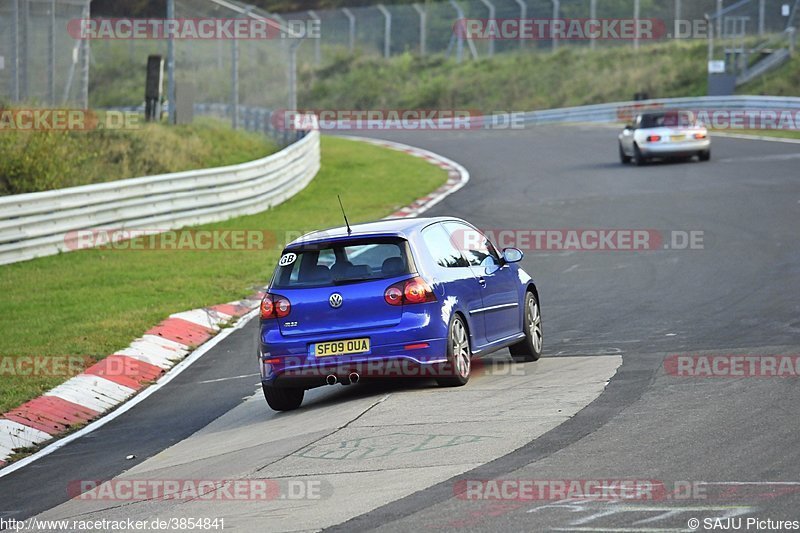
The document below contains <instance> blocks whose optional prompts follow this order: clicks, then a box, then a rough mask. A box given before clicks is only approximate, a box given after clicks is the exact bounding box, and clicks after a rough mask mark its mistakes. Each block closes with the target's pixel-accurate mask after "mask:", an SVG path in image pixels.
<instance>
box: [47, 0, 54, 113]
mask: <svg viewBox="0 0 800 533" xmlns="http://www.w3.org/2000/svg"><path fill="white" fill-rule="evenodd" d="M47 101H48V102H50V105H51V106H55V105H56V0H50V27H49V28H48V29H47Z"/></svg>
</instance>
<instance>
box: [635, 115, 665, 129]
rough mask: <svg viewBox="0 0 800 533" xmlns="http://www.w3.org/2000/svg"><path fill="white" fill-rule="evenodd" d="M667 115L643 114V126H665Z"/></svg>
mask: <svg viewBox="0 0 800 533" xmlns="http://www.w3.org/2000/svg"><path fill="white" fill-rule="evenodd" d="M665 118H666V117H665V115H663V114H657V115H642V120H641V126H640V127H641V128H661V127H663V126H664V120H665Z"/></svg>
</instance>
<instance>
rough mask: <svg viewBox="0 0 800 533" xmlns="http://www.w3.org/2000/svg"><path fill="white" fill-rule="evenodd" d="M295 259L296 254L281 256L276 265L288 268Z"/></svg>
mask: <svg viewBox="0 0 800 533" xmlns="http://www.w3.org/2000/svg"><path fill="white" fill-rule="evenodd" d="M295 259H297V254H293V253H288V254H283V255H282V256H281V260H280V261H278V264H279V265H280V266H282V267H285V266H289V265H291V264H292V263H294V261H295Z"/></svg>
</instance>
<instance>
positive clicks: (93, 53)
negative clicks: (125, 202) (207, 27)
mask: <svg viewBox="0 0 800 533" xmlns="http://www.w3.org/2000/svg"><path fill="white" fill-rule="evenodd" d="M89 8H90V0H2V1H0V102H11V103H20V102H26V103H30V104H34V105H49V106H73V107H83V108H88V107H94V108H104V107H120V106H127V107H133V108H135V107H137V106H141V105H142V102H143V100H144V85H145V77H146V69H145V65H146V63H147V57H148V56H149V55H151V54H158V55H161V56H163V57H164V58H165V59H166V58H167V55H168V42H167V40H166V39H164V38H146V39H91V40H81V39H78V38H75V36H74V32H73V33H72V34H71V32H70V31H69V30H68V25H69V23H70V21H75V20H76V19H86V18H88V17H89ZM798 8H800V0H447V1H436V2H434V1H424V2H418V3H415V4H399V5H386V6H384V5H381V4H379V5H375V6H370V7H353V8H341V9H330V10H318V11H302V12H296V13H283V14H281V15H280V16H279V15H275V14H270V13H267V12H265V11H262V10H259V9H257V8H255V7H253V6H250V5H247V4H245V3H241V2H237V1H236V0H175V13H174V15H173V16H174V18H176V19H242V18H244V19H249V20H260V19H270V20H272V21H275V22H273V24H274V23H278V24H280V25H288V26H287V27H309V25H310V23H312V22H315V21H316V22H318V24H319V35H318V38H316V36H311V37H309V38H296V35H294V34H292V33H291V32H290V33H289V34H288V38H287V35H285V34H284V35H282V36H281V35H277V36H275V35H273V38H268V39H220V38H216V39H175V40H174V41H173V43H174V50H175V71H174V79H175V86H176V90H177V92H178V97H177V98H176V99H177V101H178V102H180V101H182V100H183V101H190V102H192V103H194V104H196V106H195V107H196V108H197V109H198V110H199V111H201V112H209V113H213V114H216V115H219V116H224V117H225V118H226V119H228V120H230V121H231V122H232V124H233V125H234V126H237V127H238V126H247V127H253V125H254V124H256V125H260V126H261V127H262V129H263V128H265V127H266V126H264V124H263V122H264V120H265V118H264V117H265V116H266V117H267V118H266V121H267V123H269V116H268V115H269V113H270V112H271V111H272V110H276V109H282V108H287V109H296V108H297V96H296V94H297V88H296V79H297V71H298V69H303V68H309V67H311V66H318V65H324V64H329V63H330V62H331V61H333V60H335V59H336V58H337V57H341V56H342V55H343V54H345V55H346V54H350V53H354V52H359V53H363V54H367V55H378V56H387V57H388V56H394V55H398V54H403V53H406V52H408V53H412V54H418V55H433V54H436V55H440V56H442V55H444V56H448V57H451V58H455V59H456V60H462V61H463V60H468V59H470V58H474V59H477V58H483V57H488V56H492V55H494V54H500V53H508V52H514V51H520V50H523V51H527V52H530V53H533V52H537V51H538V52H542V53H544V52H548V51H551V50H554V49H558V48H559V47H565V46H569V47H578V46H579V47H592V48H596V47H605V46H641V45H642V44H643V43H641V42H639V41H637V40H633V41H631V40H629V39H628V40H626V39H599V40H598V39H583V40H572V39H563V40H559V39H557V38H551V37H548V38H538V39H530V40H525V39H509V40H487V39H465V38H463V36H461V35H459V32H457V31H454V27H455V26H456V25H457V22H458V20H459V19H490V18H494V19H554V18H555V19H559V18H563V19H582V18H586V19H588V18H591V19H623V20H633V19H657V20H659V21H661V23H662V26H663V28H665V31H664V34H663V35H661V36H660V40H669V39H674V38H677V37H687V38H695V39H703V38H707V37H706V36H705V35H704V34H698V33H697V32H696V31H694V30H695V29H696V28H693V27H692V24H701V25H702V23H703V22H704V21H707V22H706V24H707V25H708V27H709V28H710V30H707V32H708V31H710V32H711V33H712V34H713V35H711V37H713V38H716V39H717V41H716V45H717V46H725V42H726V39H727V40H729V41H730V40H735V39H742V38H743V37H753V38H758V37H759V36H761V38H762V41H764V42H765V41H766V40H767V38H768V37H769V36H774V35H777V34H780V33H781V32H784V31H785V30H786V28H787V27H788V26H791V25H793V24H794V22H795V19H796V17H797V12H798ZM165 16H166V13H165ZM306 37H308V35H306ZM726 53H727V52H726ZM710 55H712V54H710ZM710 58H711V57H710ZM165 90H166V87H165Z"/></svg>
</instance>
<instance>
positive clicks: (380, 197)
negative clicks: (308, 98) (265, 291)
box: [0, 137, 447, 413]
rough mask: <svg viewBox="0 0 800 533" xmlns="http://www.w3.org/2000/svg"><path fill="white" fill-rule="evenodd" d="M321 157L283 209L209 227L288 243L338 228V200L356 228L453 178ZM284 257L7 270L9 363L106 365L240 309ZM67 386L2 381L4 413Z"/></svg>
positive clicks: (383, 153) (381, 157)
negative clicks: (206, 317)
mask: <svg viewBox="0 0 800 533" xmlns="http://www.w3.org/2000/svg"><path fill="white" fill-rule="evenodd" d="M322 157H323V167H322V170H321V171H320V173H319V174H318V175H317V177H316V178H315V179H314V180H313V181H312V182H311V184H310V185H309V186H308V187H307V188H306V189H304V190H303V191H302V192H300V193H299V194H298V195H296V196H295V197H293V198H292V199H290V200H289V201H287V202H285V203H284V204H282V205H279V206H277V207H275V208H273V209H271V210H269V211H266V212H263V213H260V214H257V215H252V216H245V217H239V218H235V219H232V220H228V221H226V222H221V223H216V224H209V225H205V226H202V228H203V229H241V230H257V231H274V232H276V233H277V234H278V235H279V236H282V235H283V234H284V233H283V232H284V231H287V230H289V231H293V232H295V233H296V232H303V231H308V230H312V229H319V228H325V227H330V226H338V225H341V223H342V218H341V212H340V210H339V205H338V203H337V201H336V195H337V194H340V195H341V196H342V200H343V202H344V204H345V206H346V208H347V214H348V217H349V219H350V221H351V222H357V221H365V220H372V219H377V218H381V217H383V216H386V215H388V214H391V213H392V212H394V211H395V210H396V209H397V208H399V207H401V206H404V205H407V204H409V203H411V202H412V201H413V200H415V199H416V198H418V197H420V196H422V195H424V194H426V193H427V192H429V191H431V190H433V189H435V188H436V187H438V186H439V185H441V184H442V183H444V181H445V180H446V178H447V175H446V173H445V171H444V170H442V169H440V168H438V167H436V166H434V165H431V164H429V163H427V162H425V161H424V160H422V159H418V158H414V157H411V156H409V155H407V154H403V153H401V152H396V151H392V150H387V149H384V148H379V147H376V146H371V145H366V144H361V143H355V142H353V141H348V140H344V139H337V138H327V137H323V139H322ZM278 240H279V241H280V240H282V238H279V239H278ZM279 252H280V250H279V248H278V247H277V245H276V246H270V247H269V249H266V250H263V251H246V250H240V251H196V250H194V251H167V250H158V251H154V250H150V251H121V250H116V251H115V250H96V249H93V250H84V251H78V252H72V253H67V254H62V255H57V256H51V257H44V258H41V259H36V260H33V261H27V262H24V263H17V264H12V265H6V266H2V267H0V294H2V295H3V296H2V299H0V315H2V316H3V321H2V325H0V356H15V355H16V356H31V355H45V356H53V355H65V356H66V355H79V356H90V357H93V358H95V359H98V360H99V359H102V358H103V357H105V356H106V355H109V354H111V353H113V352H114V351H116V350H119V349H121V348H124V347H125V346H127V345H128V344H129V343H130V341H132V340H133V339H134V338H136V337H138V336H140V335H141V334H142V333H144V332H145V331H146V330H147V329H149V328H150V327H152V326H154V325H155V324H157V323H158V322H160V321H161V320H163V319H164V318H165V317H167V316H168V315H169V314H171V313H175V312H178V311H185V310H188V309H194V308H199V307H204V306H208V305H214V304H219V303H223V302H226V301H231V300H234V299H237V298H241V297H243V296H246V295H247V294H249V293H251V292H252V289H253V288H254V287H256V286H263V285H265V284H266V283H267V282H268V281H269V278H270V276H271V274H272V269H273V268H274V265H275V263H276V259H277V256H278V253H279ZM240 355H242V356H243V357H244V356H247V354H240ZM61 381H62V379H54V378H49V379H48V378H41V377H36V378H14V377H13V376H3V375H0V413H2V412H4V411H6V410H8V409H9V408H11V407H14V406H16V405H18V404H20V403H22V402H24V401H26V400H28V399H30V398H33V397H35V396H37V395H39V394H41V393H42V392H44V391H46V390H47V389H49V388H51V387H53V386H55V385H57V384H58V383H59V382H61Z"/></svg>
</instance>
